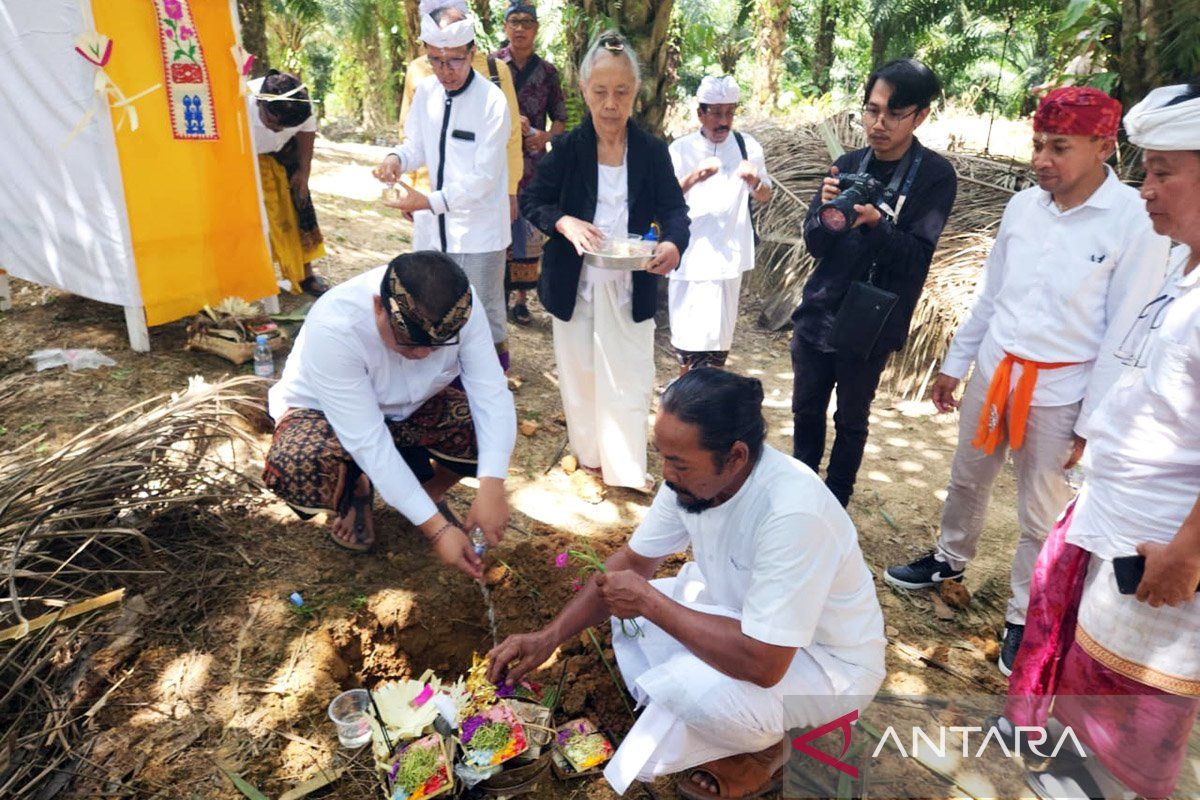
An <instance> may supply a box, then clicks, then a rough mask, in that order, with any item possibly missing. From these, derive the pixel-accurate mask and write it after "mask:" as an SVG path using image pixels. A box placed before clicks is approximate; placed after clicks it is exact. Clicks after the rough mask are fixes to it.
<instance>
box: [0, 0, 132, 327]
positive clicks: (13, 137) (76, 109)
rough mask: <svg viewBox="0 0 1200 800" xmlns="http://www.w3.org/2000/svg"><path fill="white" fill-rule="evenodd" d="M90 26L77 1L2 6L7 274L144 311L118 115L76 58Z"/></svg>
mask: <svg viewBox="0 0 1200 800" xmlns="http://www.w3.org/2000/svg"><path fill="white" fill-rule="evenodd" d="M84 5H86V6H87V10H88V12H89V14H90V4H84ZM85 26H86V28H85ZM91 26H92V21H91V19H90V18H89V19H86V20H85V19H84V18H83V17H82V16H81V15H80V3H79V2H78V0H19V1H18V2H15V3H12V2H4V3H0V119H2V120H4V122H3V123H2V124H3V127H4V138H3V144H2V145H0V268H3V269H5V270H7V271H8V272H10V273H11V274H12V275H13V276H14V277H17V278H21V279H23V280H27V281H32V282H33V283H37V284H41V285H43V286H54V287H57V288H60V289H65V290H66V291H69V292H71V293H73V294H78V295H82V296H84V297H89V298H91V299H93V300H99V301H101V302H105V303H115V304H117V305H122V306H140V305H141V304H142V301H141V290H140V288H139V286H138V281H137V271H136V268H135V266H134V261H133V253H132V247H131V242H130V236H129V221H128V218H127V214H126V210H125V193H124V189H123V185H122V179H121V168H120V163H119V162H118V159H117V147H116V141H115V139H114V136H113V129H112V118H111V116H110V114H109V110H108V106H107V101H106V100H104V99H102V98H101V97H99V96H98V95H96V94H95V92H94V81H95V68H94V67H93V66H92V65H91V64H89V63H88V62H87V61H85V60H84V59H83V58H81V57H80V56H79V54H78V53H76V52H75V38H76V37H77V36H79V34H80V33H82V32H83V31H84V30H85V29H90V28H91ZM114 47H115V48H116V50H118V51H119V49H120V47H121V43H120V42H116V43H115V44H114ZM92 107H95V108H96V113H95V115H94V116H93V117H92V120H91V122H90V123H89V124H88V125H87V126H86V127H85V128H84V129H83V130H82V131H81V132H80V133H79V135H78V136H76V137H74V138H73V139H71V141H70V142H68V143H66V144H65V145H64V142H67V139H68V137H69V136H70V134H71V131H72V129H74V127H75V125H76V123H77V122H78V121H79V119H80V118H81V117H82V116H83V115H84V114H85V113H87V110H88V109H89V108H92Z"/></svg>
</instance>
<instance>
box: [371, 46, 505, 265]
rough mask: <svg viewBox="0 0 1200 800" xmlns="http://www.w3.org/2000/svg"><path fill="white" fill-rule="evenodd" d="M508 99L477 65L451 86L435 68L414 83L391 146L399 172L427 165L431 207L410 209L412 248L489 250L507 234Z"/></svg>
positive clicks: (499, 247)
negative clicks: (397, 141) (400, 133)
mask: <svg viewBox="0 0 1200 800" xmlns="http://www.w3.org/2000/svg"><path fill="white" fill-rule="evenodd" d="M511 125H512V123H511V122H510V120H509V110H508V102H507V101H506V100H505V99H504V92H502V91H500V89H499V88H497V87H496V86H495V85H493V84H492V83H491V82H490V81H489V80H488V79H487V78H485V77H483V76H482V75H480V74H479V73H477V72H475V71H474V70H472V71H471V73H470V77H469V78H468V80H467V82H466V84H464V85H463V87H462V88H460V89H458V90H456V91H455V92H452V93H448V92H447V91H446V90H445V89H444V88H443V87H442V84H441V83H440V82H439V81H438V79H437V76H436V75H430V76H429V77H428V78H426V79H425V80H423V81H422V82H421V83H420V85H418V86H417V91H416V93H415V94H414V95H413V100H412V107H411V109H410V110H409V113H408V119H407V121H405V123H404V142H403V143H402V144H401V145H400V146H399V147H398V148H396V149H395V150H394V151H392V152H393V153H395V154H396V156H397V157H398V158H399V159H400V166H401V169H402V170H403V171H404V172H412V171H413V170H415V169H417V168H418V167H427V168H428V169H429V183H430V185H431V186H432V187H433V189H432V191H430V193H429V206H430V208H431V211H418V212H417V213H415V214H413V250H440V251H442V252H444V253H493V252H496V251H497V250H503V249H504V248H506V247H508V245H509V243H510V242H512V228H511V223H510V221H509V208H508V188H507V187H508V161H507V153H506V150H505V147H506V146H507V143H508V132H509V130H510V129H511Z"/></svg>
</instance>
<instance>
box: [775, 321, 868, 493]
mask: <svg viewBox="0 0 1200 800" xmlns="http://www.w3.org/2000/svg"><path fill="white" fill-rule="evenodd" d="M888 355H889V353H886V352H885V353H879V354H873V355H872V356H871V357H870V358H868V359H867V360H865V361H864V360H862V359H852V358H847V357H844V356H839V355H838V354H837V353H826V352H823V351H821V350H818V349H817V348H815V347H813V346H812V345H811V344H809V343H808V342H806V341H804V340H803V339H801V338H800V337H798V336H797V335H796V333H795V332H794V331H793V333H792V371H793V372H794V373H795V378H794V383H793V386H792V417H793V419H794V421H795V433H794V434H793V445H792V455H793V456H795V457H796V459H798V460H799V461H803V462H804V463H805V464H807V465H808V466H809V467H810V468H811V469H812V470H813V472H817V471H818V470H819V469H820V466H821V459H822V458H823V457H824V455H825V412H826V410H827V409H828V408H829V398H830V397H831V396H832V394H833V392H834V390H835V389H836V390H837V410H836V411H835V412H834V414H833V426H834V438H833V449H832V451H831V452H830V454H829V466H828V468H827V469H826V472H825V485H826V486H828V487H829V491H831V492H833V495H834V497H836V498H837V499H838V500H839V501H840V502H841V504H842V505H843V506H845V505H848V504H849V503H850V495H852V494H853V493H854V481H855V479H856V478H857V477H858V468H859V466H861V465H862V458H863V449H864V448H865V447H866V445H867V432H868V420H869V417H870V415H871V401H872V400H874V399H875V390H876V389H877V388H879V376H880V375H881V374H882V373H883V367H884V365H885V364H887V359H888Z"/></svg>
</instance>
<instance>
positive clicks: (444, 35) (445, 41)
mask: <svg viewBox="0 0 1200 800" xmlns="http://www.w3.org/2000/svg"><path fill="white" fill-rule="evenodd" d="M421 41H422V42H424V43H425V44H427V45H430V46H432V47H462V46H463V45H464V44H470V43H471V42H473V41H475V22H474V21H473V20H472V19H471V18H470V17H467V18H466V19H460V20H459V21H458V22H452V23H450V24H449V25H447V26H446V27H444V28H439V27H438V24H437V23H436V22H434V21H433V17H431V16H429V15H428V14H426V15H425V16H423V17H421Z"/></svg>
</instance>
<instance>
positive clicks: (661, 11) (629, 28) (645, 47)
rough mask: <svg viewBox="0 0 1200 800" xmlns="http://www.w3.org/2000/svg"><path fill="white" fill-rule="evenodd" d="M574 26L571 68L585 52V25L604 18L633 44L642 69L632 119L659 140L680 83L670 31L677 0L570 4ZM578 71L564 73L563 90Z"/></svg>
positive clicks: (568, 33) (586, 0) (598, 0)
mask: <svg viewBox="0 0 1200 800" xmlns="http://www.w3.org/2000/svg"><path fill="white" fill-rule="evenodd" d="M572 5H574V6H575V8H574V9H573V10H572V14H571V20H572V24H571V27H570V28H569V29H567V30H566V31H565V35H566V36H567V42H568V52H570V51H571V50H573V49H575V48H577V50H576V51H575V52H573V53H571V55H572V56H573V58H574V61H575V63H576V64H577V63H578V62H579V59H581V58H582V57H583V54H584V52H585V51H586V50H587V46H588V42H587V36H588V27H587V26H588V23H589V22H590V21H591V20H595V19H598V18H599V17H600V15H604V16H606V17H608V18H609V19H611V20H613V21H614V22H615V23H616V25H617V28H618V29H619V30H620V31H621V33H623V34H624V35H625V36H626V37H627V38H628V39H629V41H630V43H631V44H632V45H633V49H634V52H635V53H636V55H637V57H638V61H639V63H640V64H641V67H642V89H641V92H640V94H639V98H638V105H637V107H636V108H635V109H634V114H635V116H636V117H637V119H638V120H639V121H640V122H641V123H642V125H643V126H644V127H645V128H646V129H647V130H649V131H651V132H652V133H654V134H655V135H656V136H659V135H662V130H663V123H664V122H665V121H666V117H667V107H668V105H669V101H670V97H671V94H672V92H673V90H674V88H675V81H676V80H677V79H678V74H677V69H678V67H679V46H678V44H677V43H676V41H675V40H676V37H675V35H674V33H673V31H672V29H671V14H672V11H673V10H674V7H675V0H581V2H578V3H573V4H572ZM576 74H577V73H576V70H575V69H574V68H571V69H569V70H564V72H563V79H564V86H563V88H564V89H566V88H567V87H568V84H567V81H568V79H570V80H572V82H573V81H574V80H575V75H576Z"/></svg>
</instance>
